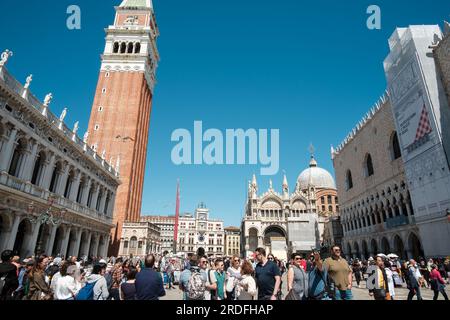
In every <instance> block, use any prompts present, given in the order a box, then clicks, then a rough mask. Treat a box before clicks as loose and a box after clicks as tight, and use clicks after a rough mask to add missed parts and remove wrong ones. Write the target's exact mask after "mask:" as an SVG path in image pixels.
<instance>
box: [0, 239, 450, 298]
mask: <svg viewBox="0 0 450 320" xmlns="http://www.w3.org/2000/svg"><path fill="white" fill-rule="evenodd" d="M327 256H328V255H327ZM289 258H290V259H289V261H285V262H283V261H281V260H279V259H277V258H276V257H275V256H274V255H273V254H267V253H266V250H265V249H264V248H258V249H256V250H255V252H254V255H253V257H252V258H251V259H241V258H240V257H239V256H233V257H230V258H225V259H221V258H218V259H211V258H209V257H207V256H206V255H205V253H204V252H202V251H201V250H199V251H198V252H197V254H195V255H191V256H189V257H187V258H185V259H183V258H180V257H176V256H175V257H174V256H171V255H169V254H168V252H164V253H163V255H153V254H150V255H147V256H146V257H143V258H140V257H133V256H130V257H129V258H126V259H124V258H115V257H111V258H109V259H108V260H104V259H98V258H94V257H91V258H90V259H87V258H84V259H78V258H77V257H68V258H67V259H63V258H62V257H59V256H58V257H49V256H46V255H44V254H42V255H39V256H36V257H28V258H26V259H24V260H22V261H20V258H19V257H18V256H17V255H15V254H14V252H12V251H10V250H5V251H4V252H2V254H1V261H2V262H1V263H0V300H158V299H159V298H161V297H163V296H165V295H166V290H178V289H180V290H181V291H182V293H183V299H184V300H352V299H353V293H352V286H353V282H354V280H355V281H356V286H357V287H358V288H360V287H361V282H366V284H367V282H368V281H372V282H373V283H372V284H373V285H372V286H368V285H366V288H367V291H368V296H369V297H373V299H375V300H395V299H396V293H395V290H396V288H398V287H403V286H404V284H406V287H407V288H408V289H409V294H408V298H407V299H408V300H412V299H413V297H414V296H416V297H417V299H418V300H421V299H422V295H421V289H423V288H429V289H431V290H433V292H434V299H435V300H436V299H437V298H438V296H439V294H442V296H443V297H444V299H446V300H448V297H447V294H446V292H445V285H446V284H448V280H449V278H450V270H449V269H448V267H449V260H448V259H447V260H439V259H436V260H433V259H430V260H429V261H427V262H425V261H423V260H419V263H417V262H416V261H414V260H410V261H408V262H405V263H402V261H399V260H398V257H396V256H385V255H383V254H379V255H377V256H376V257H375V258H373V257H371V258H369V259H368V260H367V261H359V260H358V259H355V260H350V261H347V260H346V259H345V258H344V257H343V256H342V255H341V249H340V247H339V246H333V247H332V248H331V252H330V255H329V257H327V258H325V257H323V256H322V254H321V253H320V252H315V251H313V252H311V253H310V254H309V255H306V256H305V255H303V254H301V253H293V254H292V255H291V256H290V257H289ZM374 270H375V271H377V272H376V273H374ZM284 274H286V277H283V275H284ZM283 279H285V283H284V282H283ZM282 292H286V294H285V295H283V294H282Z"/></svg>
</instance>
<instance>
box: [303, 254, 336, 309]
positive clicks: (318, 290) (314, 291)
mask: <svg viewBox="0 0 450 320" xmlns="http://www.w3.org/2000/svg"><path fill="white" fill-rule="evenodd" d="M312 257H313V258H312V259H311V260H312V265H311V269H310V270H309V272H308V276H309V299H310V300H331V299H332V297H330V292H329V287H328V272H327V269H326V268H321V269H322V270H320V269H319V267H318V264H320V266H321V265H322V259H321V257H320V253H319V252H314V253H313V254H312Z"/></svg>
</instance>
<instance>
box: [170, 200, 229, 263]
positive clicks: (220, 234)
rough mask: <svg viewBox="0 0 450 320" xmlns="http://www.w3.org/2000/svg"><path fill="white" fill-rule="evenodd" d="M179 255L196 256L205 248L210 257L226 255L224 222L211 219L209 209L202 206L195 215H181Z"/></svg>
mask: <svg viewBox="0 0 450 320" xmlns="http://www.w3.org/2000/svg"><path fill="white" fill-rule="evenodd" d="M178 223H179V226H178V244H177V253H184V254H185V255H188V254H195V253H197V251H198V249H200V248H203V249H204V250H205V254H206V255H207V256H208V257H213V258H218V257H223V256H224V255H225V231H224V227H223V220H219V219H210V217H209V209H208V208H206V206H205V205H204V204H200V205H199V206H198V208H197V209H196V210H195V214H194V215H192V214H183V215H180V218H179V222H178Z"/></svg>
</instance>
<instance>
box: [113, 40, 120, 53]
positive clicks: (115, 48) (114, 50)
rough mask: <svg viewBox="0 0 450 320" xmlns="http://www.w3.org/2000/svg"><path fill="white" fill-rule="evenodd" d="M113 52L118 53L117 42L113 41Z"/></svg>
mask: <svg viewBox="0 0 450 320" xmlns="http://www.w3.org/2000/svg"><path fill="white" fill-rule="evenodd" d="M113 53H119V43H118V42H114V48H113Z"/></svg>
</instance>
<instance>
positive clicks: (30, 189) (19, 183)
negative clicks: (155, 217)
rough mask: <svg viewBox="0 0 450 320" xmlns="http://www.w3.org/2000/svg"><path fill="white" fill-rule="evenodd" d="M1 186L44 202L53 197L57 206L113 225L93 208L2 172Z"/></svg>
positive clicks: (109, 219)
mask: <svg viewBox="0 0 450 320" xmlns="http://www.w3.org/2000/svg"><path fill="white" fill-rule="evenodd" d="M0 184H1V185H4V186H6V187H9V188H12V189H15V190H18V191H21V192H23V193H26V194H29V195H31V196H34V197H37V198H40V199H43V200H47V199H48V198H49V197H50V196H51V197H52V198H53V199H54V203H55V204H56V205H59V206H61V207H63V208H65V209H67V210H70V211H73V212H75V213H77V214H79V215H81V216H84V217H86V218H95V219H96V220H97V221H101V222H104V223H107V224H112V218H111V217H108V216H105V215H104V214H102V213H100V212H98V211H96V210H92V209H91V208H88V207H86V206H83V205H81V204H79V203H77V202H74V201H72V200H69V199H67V198H64V197H62V196H61V195H58V194H54V193H51V192H50V191H48V190H44V189H42V188H41V187H38V186H36V185H33V184H31V183H30V182H26V181H24V180H22V179H19V178H16V177H14V176H11V175H9V174H7V173H6V172H0Z"/></svg>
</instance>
